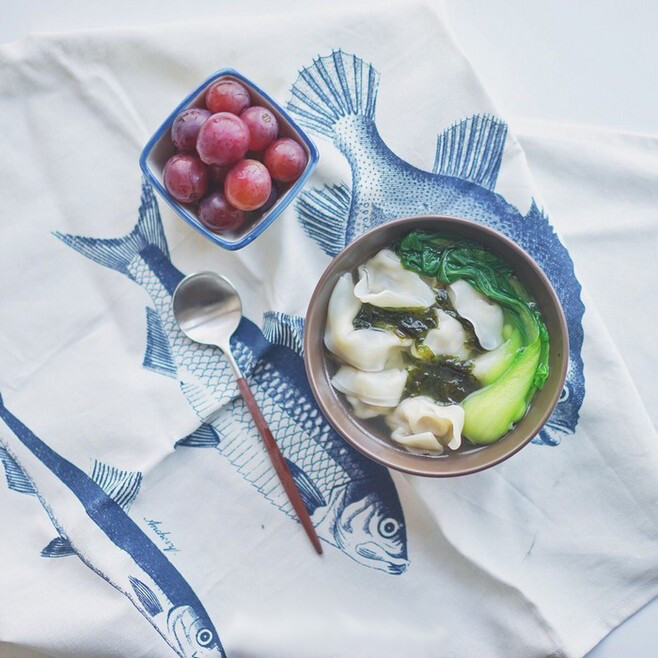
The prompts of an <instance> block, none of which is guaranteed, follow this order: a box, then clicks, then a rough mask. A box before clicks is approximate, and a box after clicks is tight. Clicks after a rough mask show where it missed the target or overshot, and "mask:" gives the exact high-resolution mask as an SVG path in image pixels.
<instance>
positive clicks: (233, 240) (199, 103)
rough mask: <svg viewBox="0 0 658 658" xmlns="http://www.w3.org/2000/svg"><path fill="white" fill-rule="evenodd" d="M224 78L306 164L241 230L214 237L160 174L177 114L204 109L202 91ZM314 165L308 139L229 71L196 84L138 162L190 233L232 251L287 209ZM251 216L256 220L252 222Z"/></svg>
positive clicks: (313, 151) (254, 87) (257, 91)
mask: <svg viewBox="0 0 658 658" xmlns="http://www.w3.org/2000/svg"><path fill="white" fill-rule="evenodd" d="M220 78H227V79H232V80H237V81H239V82H241V83H242V84H243V85H245V86H246V87H247V88H248V89H249V93H250V95H251V101H252V105H262V106H264V107H266V108H268V109H269V110H270V111H271V112H272V113H273V114H274V116H275V117H276V119H277V121H278V122H279V136H280V137H291V138H293V139H295V140H296V141H297V142H299V144H301V146H302V147H303V148H304V150H305V151H306V155H307V158H308V162H307V163H306V168H305V169H304V171H303V172H302V175H301V176H300V177H299V178H298V179H297V180H296V181H295V182H294V183H293V184H292V185H290V186H289V187H288V188H286V189H285V191H283V193H281V195H280V197H279V198H278V199H277V201H276V203H275V204H274V205H273V206H272V207H271V208H270V209H269V210H267V211H266V212H264V213H263V214H262V215H261V216H257V215H256V213H257V212H258V211H255V212H254V213H250V215H251V217H248V218H247V221H246V222H245V224H244V226H243V227H241V228H240V229H238V230H237V231H233V232H228V231H227V232H226V233H222V234H221V235H220V234H217V233H213V232H212V231H209V230H208V229H207V228H206V227H205V226H204V225H203V224H202V223H201V222H200V221H199V219H198V217H197V214H196V210H195V208H194V206H192V205H191V204H182V203H179V202H178V201H176V200H175V199H174V198H173V197H172V196H171V195H170V194H169V192H167V190H166V189H165V186H164V183H163V178H162V172H163V169H164V166H165V163H166V162H167V160H168V159H169V158H170V157H171V156H172V155H174V154H175V153H176V147H175V146H174V145H173V143H172V141H171V137H170V131H171V124H172V123H173V122H174V119H175V118H176V117H177V116H178V114H179V113H180V112H182V111H183V110H186V109H188V108H190V107H205V105H204V95H205V93H206V89H207V88H208V87H209V86H210V85H211V84H212V83H213V82H215V81H216V80H219V79H220ZM317 161H318V150H317V148H316V146H315V144H313V142H312V141H311V140H310V139H309V137H308V135H307V134H306V133H305V132H304V131H303V130H302V129H301V128H300V127H299V126H298V125H297V124H296V123H295V122H294V121H293V120H292V119H291V118H290V116H289V115H288V113H287V112H286V111H285V110H284V109H283V108H282V107H281V106H280V105H279V104H278V103H276V102H275V101H273V100H272V99H271V98H270V97H269V96H268V95H267V94H266V93H265V92H264V91H263V90H262V89H261V88H260V87H258V86H257V85H255V84H254V83H253V82H252V81H251V80H249V79H248V78H245V76H243V75H242V74H241V73H238V72H237V71H234V70H233V69H230V68H228V69H221V70H220V71H217V73H214V74H213V75H211V76H210V77H209V78H208V79H207V80H205V81H204V82H203V83H202V84H200V85H199V86H198V87H197V88H196V89H195V90H194V91H193V92H192V93H190V94H189V95H188V96H186V97H185V98H184V99H183V100H182V101H181V102H180V103H179V104H178V105H177V106H176V107H175V108H174V110H173V111H172V113H171V114H170V115H169V116H168V117H167V118H166V119H165V120H164V122H163V123H162V125H161V126H160V127H159V128H158V129H157V130H156V131H155V133H154V135H153V137H151V139H149V141H148V142H147V144H146V146H145V147H144V150H143V151H142V154H141V156H140V158H139V165H140V167H141V168H142V171H143V172H144V175H145V176H146V178H147V179H148V180H149V182H150V183H151V184H152V185H153V187H155V189H156V190H158V192H159V193H160V195H161V196H162V197H163V199H164V200H165V201H166V202H167V203H168V204H169V205H170V206H171V207H172V208H173V209H174V210H175V211H176V212H177V213H178V215H179V216H180V217H181V219H183V220H185V221H186V222H187V223H188V224H189V225H190V226H191V227H192V228H193V229H195V230H196V231H198V232H199V233H201V235H203V236H204V237H206V238H208V240H210V241H212V242H214V243H215V244H217V245H219V246H220V247H223V248H224V249H230V250H231V251H235V250H236V249H242V247H245V246H246V245H248V244H249V243H250V242H252V241H253V240H255V239H256V238H257V237H258V236H259V235H260V234H261V233H262V232H263V231H264V230H265V229H266V228H267V227H268V226H269V225H270V224H271V223H272V222H273V221H274V220H275V219H276V218H277V217H278V216H279V215H280V214H281V213H282V212H283V210H284V209H285V208H286V206H288V204H289V203H290V202H291V201H292V200H293V199H294V198H295V197H296V196H297V194H299V192H300V191H301V189H302V187H303V186H304V183H305V182H306V179H307V178H308V177H309V176H310V175H311V172H312V171H313V169H314V168H315V165H316V164H317ZM254 215H256V217H255V218H254Z"/></svg>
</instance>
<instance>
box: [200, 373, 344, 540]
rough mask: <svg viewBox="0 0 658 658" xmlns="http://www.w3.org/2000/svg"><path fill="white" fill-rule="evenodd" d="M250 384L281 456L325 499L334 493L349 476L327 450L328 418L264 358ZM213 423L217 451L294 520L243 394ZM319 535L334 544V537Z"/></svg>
mask: <svg viewBox="0 0 658 658" xmlns="http://www.w3.org/2000/svg"><path fill="white" fill-rule="evenodd" d="M250 384H251V386H252V390H253V393H254V397H255V398H256V401H257V402H258V404H259V406H260V408H261V410H262V412H263V415H264V416H265V418H266V419H267V422H268V424H269V426H270V429H271V430H272V433H273V434H274V436H275V437H276V439H277V443H278V445H279V448H280V449H281V452H282V454H283V456H284V457H286V459H288V460H290V461H291V462H293V463H294V464H296V465H297V466H298V467H299V468H301V469H302V470H303V471H304V472H305V473H306V474H307V475H308V476H309V477H310V478H311V479H312V481H313V483H314V484H315V486H316V487H317V489H318V491H319V492H320V494H321V495H322V496H323V498H324V499H325V501H326V502H328V501H329V500H330V499H331V493H332V491H333V490H334V489H335V488H337V487H341V486H345V485H346V484H347V483H348V482H349V481H350V476H349V474H348V473H347V471H346V470H345V469H343V467H342V466H341V465H340V463H339V462H338V461H337V460H336V459H335V458H334V457H333V456H332V454H331V451H329V450H327V443H328V442H330V441H332V429H331V428H330V427H329V425H328V423H327V421H326V420H325V418H324V417H323V416H322V415H321V414H320V412H319V411H318V409H317V407H316V406H315V405H314V404H313V403H312V402H311V401H310V400H308V399H307V398H306V397H305V396H304V395H300V394H299V391H298V390H297V388H296V387H295V386H294V385H292V384H291V383H290V382H288V381H287V380H286V378H285V377H284V376H283V375H282V374H281V373H280V372H278V371H277V370H276V369H275V368H273V367H272V365H271V364H270V363H269V362H268V361H266V360H261V361H259V363H258V365H257V366H256V368H255V370H254V373H253V377H252V381H251V382H250ZM212 425H213V427H214V428H215V429H216V430H217V431H218V432H219V433H220V436H221V439H220V443H219V446H218V450H219V451H220V452H221V453H222V454H223V455H224V456H225V457H226V458H227V459H228V460H229V461H231V463H232V464H233V465H234V466H235V467H236V468H237V469H238V472H239V473H240V474H241V475H242V476H243V477H244V478H245V479H247V480H248V481H249V482H250V483H251V484H253V485H254V486H255V487H256V488H257V489H258V490H259V491H260V492H261V493H262V494H263V495H264V496H265V497H266V498H268V499H269V500H270V501H271V502H272V503H273V504H275V505H276V506H277V507H279V508H280V509H281V510H282V511H283V512H285V513H286V514H288V515H289V516H290V517H291V518H293V519H297V516H296V514H295V512H294V511H293V510H292V508H291V506H290V503H289V501H288V499H287V497H286V495H285V492H284V490H283V487H282V486H281V484H280V482H279V480H278V477H277V476H276V474H275V472H274V469H273V468H272V465H271V463H270V461H269V458H268V457H267V456H266V455H265V453H264V451H263V448H262V444H261V441H260V437H259V434H258V430H257V428H256V425H255V423H254V421H253V419H252V417H251V414H250V413H249V410H248V409H247V407H246V405H245V403H244V401H243V400H242V398H236V399H235V400H234V401H233V402H232V403H231V404H230V405H228V406H227V407H226V408H225V409H224V410H223V413H222V414H221V416H220V417H219V418H218V419H217V420H216V421H214V422H213V423H212ZM332 451H333V446H332ZM338 451H339V454H340V455H342V456H343V457H344V458H347V457H348V454H349V451H348V448H347V447H341V448H338ZM341 451H342V452H341ZM322 538H323V539H325V540H326V541H329V542H330V543H335V538H334V537H333V536H325V537H322Z"/></svg>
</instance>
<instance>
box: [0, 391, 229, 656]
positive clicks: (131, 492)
mask: <svg viewBox="0 0 658 658" xmlns="http://www.w3.org/2000/svg"><path fill="white" fill-rule="evenodd" d="M0 418H1V419H2V420H3V421H4V422H5V424H6V425H7V427H8V428H9V429H10V430H11V433H10V434H8V435H7V436H5V434H6V433H5V432H3V434H2V436H0V461H2V463H3V465H4V468H5V476H6V479H7V483H8V485H9V487H10V489H12V490H14V491H17V492H19V493H24V494H32V495H36V496H37V497H38V498H39V500H40V502H41V504H42V505H43V507H44V509H45V510H46V512H47V513H48V516H49V517H50V520H51V521H52V523H53V525H54V526H55V528H56V529H57V532H58V533H59V536H58V537H57V538H56V539H55V540H53V541H52V542H50V544H48V546H47V547H46V548H45V549H44V550H43V551H42V555H44V556H45V557H62V556H65V555H72V554H77V555H78V556H79V557H80V559H81V560H82V561H83V562H84V563H85V564H86V565H87V566H88V567H89V568H90V569H92V570H93V571H94V572H95V573H97V574H98V575H99V576H100V577H101V578H103V579H104V580H106V581H107V582H108V583H110V585H112V586H113V587H115V588H116V589H117V590H119V591H120V592H121V593H122V594H124V595H125V596H127V597H128V598H129V599H130V601H131V602H132V603H133V605H134V606H135V607H136V608H137V609H138V610H139V612H141V613H142V614H143V615H144V617H146V619H147V620H148V621H149V622H150V623H151V624H152V625H153V627H154V628H155V630H156V631H158V633H160V635H162V637H163V638H164V640H165V641H166V642H167V644H169V646H170V647H171V648H172V649H173V650H174V651H175V652H176V653H177V654H178V655H179V656H182V657H183V658H202V657H204V656H206V657H210V656H215V657H216V658H222V657H224V656H225V655H226V654H225V652H224V650H223V648H222V645H221V642H220V640H219V636H218V634H217V631H216V630H215V627H214V626H213V623H212V621H211V620H210V618H209V616H208V613H207V612H206V610H205V609H204V607H203V605H202V604H201V601H199V599H198V597H197V596H196V594H195V593H194V591H193V590H192V588H191V587H190V585H189V584H188V583H187V581H186V580H185V579H184V578H183V576H181V574H180V573H179V572H178V571H177V569H176V568H175V567H174V566H173V565H172V564H171V562H169V560H167V558H166V557H165V556H164V554H163V553H162V552H161V551H160V550H159V549H158V547H157V546H156V545H155V544H154V543H153V542H152V541H151V540H150V539H149V538H148V537H147V536H146V534H145V533H144V532H143V531H142V530H141V529H140V528H139V526H138V525H137V524H136V523H135V522H134V521H133V520H132V519H131V518H130V517H129V516H128V514H127V513H126V508H127V507H128V506H129V505H130V503H131V502H132V500H133V499H134V497H135V496H136V495H137V491H138V489H139V485H140V482H141V474H139V473H130V472H127V471H120V470H119V469H115V468H112V467H109V466H107V465H105V464H102V463H101V462H95V464H94V468H93V473H92V476H93V477H90V476H88V475H87V474H86V473H84V472H83V471H82V470H80V469H79V468H78V467H77V466H75V465H74V464H72V463H71V462H70V461H68V460H66V459H64V458H63V457H62V456H61V455H59V454H58V453H56V452H55V451H54V450H53V449H52V448H50V447H49V446H48V445H46V443H44V442H43V441H42V440H41V439H40V438H39V437H37V436H36V435H35V434H34V433H33V432H32V431H31V430H30V429H29V428H28V427H26V426H25V425H24V424H23V423H22V422H21V421H20V420H19V419H18V418H16V416H14V415H13V414H12V413H11V412H10V411H9V410H8V409H7V408H6V407H5V405H4V401H3V400H2V397H1V396H0ZM127 564H128V565H129V568H128V569H126V565H127Z"/></svg>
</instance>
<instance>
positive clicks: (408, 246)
mask: <svg viewBox="0 0 658 658" xmlns="http://www.w3.org/2000/svg"><path fill="white" fill-rule="evenodd" d="M397 251H398V254H399V256H400V259H401V261H402V264H403V265H404V267H406V268H407V269H409V270H412V271H414V272H418V273H419V274H422V275H424V276H434V277H436V278H437V279H438V280H439V281H440V282H442V283H444V284H446V285H447V284H450V283H453V282H455V281H457V280H459V279H464V280H465V281H467V282H468V283H470V284H471V285H472V286H473V287H474V288H475V289H476V290H478V291H479V292H480V293H482V294H483V295H485V296H486V297H488V298H489V299H491V300H492V301H494V302H496V303H498V304H500V306H501V307H502V308H503V309H504V311H505V316H506V318H507V320H508V321H509V323H510V324H511V325H512V327H511V329H510V330H509V331H508V334H509V335H508V336H506V342H505V343H503V345H501V346H500V347H499V348H497V350H493V351H492V352H491V353H489V354H487V355H482V357H479V358H480V359H485V358H488V359H489V363H488V364H487V362H486V360H485V362H484V366H485V367H480V368H478V361H477V359H476V361H475V363H474V369H473V374H474V375H475V376H476V377H478V379H479V380H480V381H481V382H482V383H483V384H486V385H485V387H484V388H482V389H480V390H478V391H475V392H474V393H472V394H470V395H469V396H468V397H467V398H466V399H465V400H464V401H463V403H462V406H463V407H464V411H465V422H464V432H463V433H464V436H466V437H467V438H468V439H470V440H471V441H472V442H473V443H492V442H494V441H496V440H498V439H499V438H501V437H502V436H503V435H504V434H505V433H506V432H508V431H509V430H510V429H511V428H512V426H513V425H514V423H515V422H517V421H518V420H520V419H521V418H522V417H523V416H524V415H525V413H526V411H527V408H528V405H529V404H530V401H531V400H532V397H533V395H534V393H535V391H536V390H537V389H541V388H542V387H543V385H544V383H545V382H546V379H547V377H548V349H549V337H548V330H547V329H546V325H545V324H544V321H543V319H542V317H541V314H540V313H539V311H538V309H537V308H536V306H535V303H534V302H533V301H532V300H531V299H530V297H529V296H528V294H527V292H526V291H525V289H524V288H523V286H522V285H521V284H520V283H519V282H518V281H517V279H516V278H515V277H514V274H513V272H512V270H511V269H510V267H509V266H508V265H507V264H506V263H505V262H504V261H503V260H502V259H500V258H499V257H498V256H496V255H495V254H494V253H492V252H490V251H488V250H486V249H484V248H483V247H481V246H479V245H477V244H475V243H472V242H469V241H466V240H460V239H451V238H449V237H446V236H442V235H438V234H436V233H429V232H426V231H412V232H411V233H409V234H408V235H407V236H406V237H404V238H403V239H402V240H401V241H400V243H399V245H398V248H397ZM494 353H495V354H494ZM480 365H482V361H480Z"/></svg>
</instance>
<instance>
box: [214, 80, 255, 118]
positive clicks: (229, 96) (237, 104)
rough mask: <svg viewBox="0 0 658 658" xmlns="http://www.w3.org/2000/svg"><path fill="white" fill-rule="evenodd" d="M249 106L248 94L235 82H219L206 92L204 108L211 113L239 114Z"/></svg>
mask: <svg viewBox="0 0 658 658" xmlns="http://www.w3.org/2000/svg"><path fill="white" fill-rule="evenodd" d="M250 104H251V99H250V98H249V92H248V91H247V89H246V87H244V85H241V84H240V83H239V82H237V81H235V80H219V81H218V82H215V83H214V84H212V85H211V86H210V87H208V90H207V91H206V107H207V108H208V109H209V110H210V111H211V112H212V113H213V114H216V113H217V112H232V113H233V114H240V112H243V111H244V110H246V109H247V108H248V107H249V105H250Z"/></svg>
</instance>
